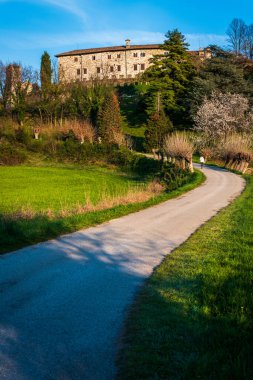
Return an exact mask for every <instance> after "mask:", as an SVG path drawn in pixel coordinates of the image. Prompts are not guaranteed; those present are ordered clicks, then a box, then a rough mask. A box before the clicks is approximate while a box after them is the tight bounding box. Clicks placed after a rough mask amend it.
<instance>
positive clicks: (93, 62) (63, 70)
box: [58, 49, 164, 82]
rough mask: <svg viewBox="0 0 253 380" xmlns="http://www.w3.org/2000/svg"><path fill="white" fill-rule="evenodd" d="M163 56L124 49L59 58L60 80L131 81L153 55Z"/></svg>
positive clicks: (156, 51)
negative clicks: (105, 79)
mask: <svg viewBox="0 0 253 380" xmlns="http://www.w3.org/2000/svg"><path fill="white" fill-rule="evenodd" d="M158 54H164V51H163V50H161V49H143V50H142V49H140V50H134V49H129V50H128V49H125V50H124V51H112V52H110V51H107V52H102V53H101V52H99V53H89V54H81V55H70V56H62V57H59V58H58V59H59V61H58V62H59V73H60V80H62V81H73V80H80V81H83V82H86V81H90V80H92V79H100V80H102V79H104V78H108V79H111V80H123V79H133V78H135V77H137V76H138V75H139V74H140V73H143V71H144V70H146V69H147V68H148V67H149V66H150V65H151V62H150V59H151V58H153V57H154V55H158Z"/></svg>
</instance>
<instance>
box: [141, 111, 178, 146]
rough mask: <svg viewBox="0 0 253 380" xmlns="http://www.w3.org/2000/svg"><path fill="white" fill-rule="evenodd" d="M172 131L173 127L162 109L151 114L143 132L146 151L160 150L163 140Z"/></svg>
mask: <svg viewBox="0 0 253 380" xmlns="http://www.w3.org/2000/svg"><path fill="white" fill-rule="evenodd" d="M172 129H173V125H172V123H171V121H170V119H169V118H168V117H167V116H166V115H165V112H164V110H163V109H162V110H161V111H160V112H155V113H154V114H152V115H151V116H150V118H149V120H148V123H147V129H146V131H145V146H146V148H147V150H148V151H151V150H152V149H162V148H163V144H164V140H165V138H166V136H167V135H168V133H170V132H171V131H172Z"/></svg>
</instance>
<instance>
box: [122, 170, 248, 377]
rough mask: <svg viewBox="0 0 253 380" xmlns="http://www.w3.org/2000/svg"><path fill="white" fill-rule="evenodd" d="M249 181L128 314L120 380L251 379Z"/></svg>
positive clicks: (167, 262)
mask: <svg viewBox="0 0 253 380" xmlns="http://www.w3.org/2000/svg"><path fill="white" fill-rule="evenodd" d="M252 285H253V177H249V176H248V177H247V188H246V190H245V191H244V193H243V194H242V195H241V196H240V197H239V198H238V199H237V200H236V201H234V202H233V204H232V205H230V206H229V207H227V208H226V209H224V210H223V211H221V212H220V213H219V214H218V215H217V216H215V217H214V218H213V219H212V220H210V221H209V222H208V223H207V224H206V225H204V226H203V227H201V228H200V229H199V230H198V231H197V232H196V233H195V234H193V235H192V237H190V238H189V239H188V241H187V242H185V243H184V244H183V245H182V246H181V247H179V248H178V249H176V250H175V251H174V252H173V253H172V254H171V255H169V256H167V258H166V259H165V260H164V261H163V263H162V264H161V265H160V266H159V267H158V268H157V269H156V270H155V272H154V274H153V275H152V276H151V278H150V279H149V280H148V281H147V283H146V284H145V286H144V287H143V289H142V290H141V292H140V294H139V295H138V297H137V299H136V302H135V304H134V306H133V308H132V309H131V311H130V315H129V318H128V322H127V326H126V331H125V335H124V339H123V349H122V351H121V353H120V355H119V379H121V380H126V379H128V380H130V379H131V380H132V379H139V380H141V379H156V380H158V379H164V380H165V379H166V380H170V379H173V380H177V379H178V380H179V379H185V380H195V379H210V380H211V379H213V380H214V379H215V380H219V379H220V380H224V379H245V380H246V379H247V380H248V379H252V378H253V361H252V357H253V355H252V354H253V352H252V348H253V292H252Z"/></svg>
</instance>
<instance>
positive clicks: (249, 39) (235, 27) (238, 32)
mask: <svg viewBox="0 0 253 380" xmlns="http://www.w3.org/2000/svg"><path fill="white" fill-rule="evenodd" d="M227 35H228V42H229V45H230V47H231V49H232V51H233V52H234V54H235V55H236V56H239V55H244V56H245V57H247V58H249V59H252V58H253V24H251V25H246V24H245V22H244V21H243V20H241V19H238V18H235V19H234V20H233V21H232V22H231V24H230V25H229V28H228V30H227Z"/></svg>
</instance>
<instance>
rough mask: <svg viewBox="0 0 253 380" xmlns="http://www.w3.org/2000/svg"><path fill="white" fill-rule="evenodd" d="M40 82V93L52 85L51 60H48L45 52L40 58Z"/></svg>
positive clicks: (48, 57) (48, 56)
mask: <svg viewBox="0 0 253 380" xmlns="http://www.w3.org/2000/svg"><path fill="white" fill-rule="evenodd" d="M40 81H41V89H42V91H44V90H46V89H47V88H48V87H50V85H51V83H52V67H51V59H50V55H49V54H48V52H46V51H44V53H43V54H42V56H41V64H40Z"/></svg>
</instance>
